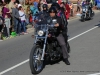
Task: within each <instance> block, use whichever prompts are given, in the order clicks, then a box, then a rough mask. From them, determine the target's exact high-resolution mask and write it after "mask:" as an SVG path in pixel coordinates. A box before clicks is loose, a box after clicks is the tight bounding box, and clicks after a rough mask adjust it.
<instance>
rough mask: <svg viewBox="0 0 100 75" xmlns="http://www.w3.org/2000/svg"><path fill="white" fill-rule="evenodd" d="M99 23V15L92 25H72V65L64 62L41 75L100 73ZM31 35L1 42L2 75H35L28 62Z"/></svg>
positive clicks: (76, 22)
mask: <svg viewBox="0 0 100 75" xmlns="http://www.w3.org/2000/svg"><path fill="white" fill-rule="evenodd" d="M99 21H100V13H97V14H96V15H95V16H94V19H92V20H90V21H86V22H80V21H79V19H77V18H76V19H74V20H71V21H69V25H68V28H69V32H68V34H69V44H70V46H71V53H70V58H69V61H70V63H71V65H65V63H64V62H62V61H61V62H59V63H57V64H54V65H46V67H45V68H44V70H43V71H42V72H41V73H40V74H39V75H88V74H94V73H99V72H100V28H99V27H97V26H96V25H98V24H99ZM31 35H32V33H30V34H28V35H23V36H20V37H16V38H13V39H9V40H5V41H2V42H0V74H1V75H32V74H31V71H30V67H29V62H28V59H29V54H30V51H31V48H32V46H33V38H31ZM25 60H26V61H25ZM23 61H24V62H23ZM19 65H20V66H19ZM14 67H16V68H14ZM94 75H100V74H94Z"/></svg>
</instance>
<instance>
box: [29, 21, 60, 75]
mask: <svg viewBox="0 0 100 75" xmlns="http://www.w3.org/2000/svg"><path fill="white" fill-rule="evenodd" d="M38 21H39V22H38V23H36V25H35V28H36V31H35V32H36V33H35V42H34V46H33V48H32V50H31V53H30V58H29V61H30V62H29V64H30V69H31V72H32V74H39V73H40V72H41V71H42V70H43V68H44V66H45V61H46V60H47V61H48V60H49V61H51V62H52V61H57V60H60V59H61V58H62V53H61V48H60V46H59V44H58V41H57V39H56V37H55V36H54V35H53V34H52V35H50V37H49V36H48V34H49V33H54V32H55V29H54V23H55V22H56V20H52V24H49V23H47V22H46V23H45V22H42V20H38ZM48 22H50V20H48Z"/></svg>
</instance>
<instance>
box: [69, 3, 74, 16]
mask: <svg viewBox="0 0 100 75" xmlns="http://www.w3.org/2000/svg"><path fill="white" fill-rule="evenodd" d="M69 7H70V15H71V16H73V8H74V6H73V3H72V2H71V3H70V4H69Z"/></svg>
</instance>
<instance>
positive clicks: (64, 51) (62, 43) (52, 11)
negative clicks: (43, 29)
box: [48, 7, 70, 65]
mask: <svg viewBox="0 0 100 75" xmlns="http://www.w3.org/2000/svg"><path fill="white" fill-rule="evenodd" d="M49 14H50V20H52V21H53V20H54V19H55V20H57V22H56V23H55V25H54V28H55V30H56V32H55V33H54V34H55V36H56V38H57V41H58V42H59V45H60V46H61V49H62V54H63V59H64V62H65V64H67V65H70V62H69V61H68V57H69V55H68V52H67V46H66V43H65V39H64V37H63V35H62V31H63V28H64V25H63V23H62V20H61V17H58V16H57V15H56V14H57V11H56V9H55V7H51V8H50V9H49ZM51 35H52V34H49V35H48V36H49V37H50V36H51Z"/></svg>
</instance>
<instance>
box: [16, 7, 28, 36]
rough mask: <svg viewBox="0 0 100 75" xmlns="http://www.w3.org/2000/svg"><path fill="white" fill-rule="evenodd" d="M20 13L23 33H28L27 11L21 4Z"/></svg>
mask: <svg viewBox="0 0 100 75" xmlns="http://www.w3.org/2000/svg"><path fill="white" fill-rule="evenodd" d="M18 9H19V15H20V18H21V29H22V34H27V33H26V23H25V22H26V18H25V13H24V11H23V8H22V7H21V6H20V7H19V8H18Z"/></svg>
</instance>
